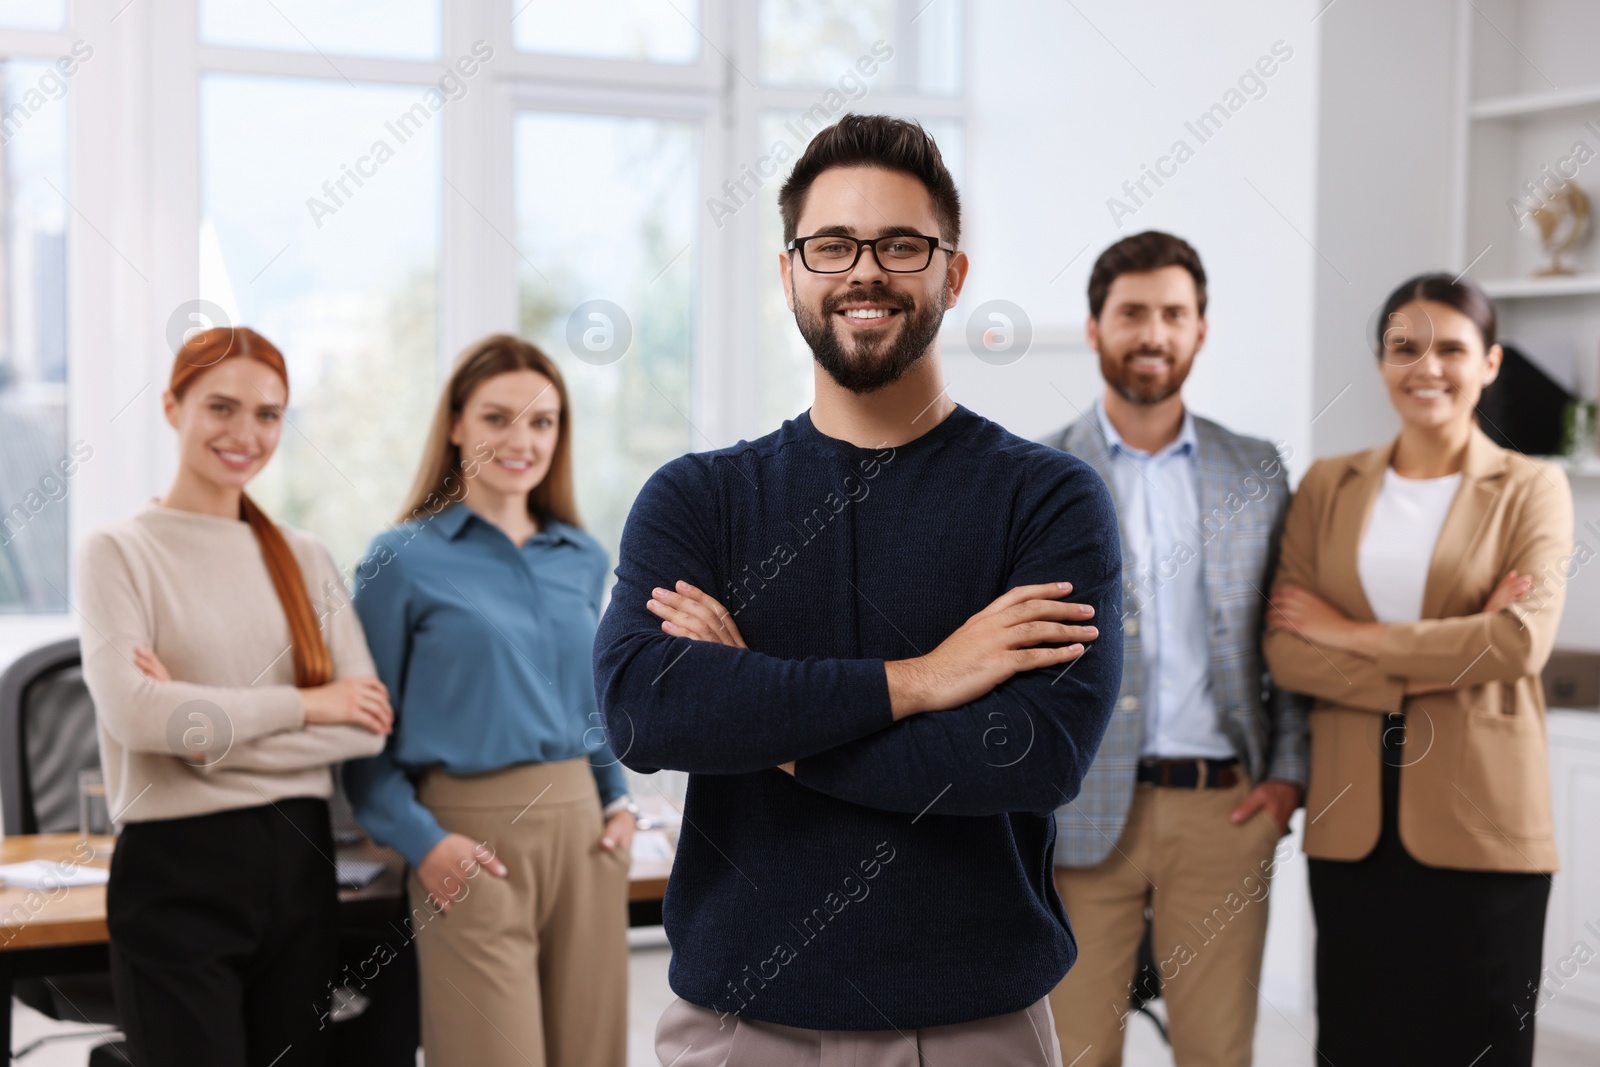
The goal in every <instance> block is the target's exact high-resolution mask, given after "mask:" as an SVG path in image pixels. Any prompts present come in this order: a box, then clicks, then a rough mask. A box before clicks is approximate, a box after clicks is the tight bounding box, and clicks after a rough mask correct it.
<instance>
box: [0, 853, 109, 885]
mask: <svg viewBox="0 0 1600 1067" xmlns="http://www.w3.org/2000/svg"><path fill="white" fill-rule="evenodd" d="M110 877H111V872H110V871H108V870H106V869H105V868H104V867H88V866H85V865H83V864H81V863H62V862H59V861H52V860H24V861H23V862H21V863H0V882H4V883H5V884H6V885H8V886H15V887H16V888H18V889H46V890H50V889H60V888H61V887H63V886H79V885H105V884H106V881H107V880H108V879H109V878H110Z"/></svg>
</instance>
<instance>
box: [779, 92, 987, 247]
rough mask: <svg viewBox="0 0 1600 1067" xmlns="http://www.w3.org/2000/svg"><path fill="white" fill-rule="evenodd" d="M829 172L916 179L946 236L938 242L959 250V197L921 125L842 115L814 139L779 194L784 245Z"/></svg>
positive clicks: (933, 145) (936, 150)
mask: <svg viewBox="0 0 1600 1067" xmlns="http://www.w3.org/2000/svg"><path fill="white" fill-rule="evenodd" d="M833 167H880V168H882V169H884V170H893V171H899V172H900V173H902V174H909V175H911V176H912V177H913V178H916V179H917V180H918V181H920V182H921V183H922V184H923V185H925V186H927V189H928V195H929V196H931V197H932V198H933V214H934V218H936V219H938V221H939V229H941V230H943V231H944V232H943V233H941V234H939V235H938V236H940V237H942V238H944V239H945V240H946V241H948V242H950V244H952V245H955V246H957V247H959V246H960V244H961V194H960V193H959V192H958V191H957V190H956V183H955V179H954V178H952V177H950V171H949V170H947V169H946V168H945V165H944V157H943V156H941V155H940V154H939V146H938V145H937V144H935V143H934V140H933V138H932V137H931V136H929V134H928V131H927V130H924V129H923V128H922V126H921V124H920V123H916V122H908V121H906V120H905V119H896V118H890V117H889V116H888V115H854V114H847V115H845V116H844V117H843V118H841V119H840V120H839V121H838V122H836V123H834V124H833V125H832V126H829V127H828V128H827V129H825V130H822V131H821V132H819V133H818V134H817V135H816V136H815V137H813V138H812V139H811V143H810V144H808V145H806V150H805V151H804V152H802V153H800V158H799V159H797V160H795V164H794V170H792V171H790V172H789V177H788V179H787V180H786V181H784V183H783V188H782V189H780V190H778V211H779V212H780V213H781V214H782V216H783V240H784V243H785V244H787V243H788V242H790V241H792V240H794V238H795V228H796V227H797V226H799V225H800V213H801V211H803V210H805V206H806V194H807V193H809V192H810V191H811V183H812V182H814V181H816V180H817V175H819V174H821V173H822V172H823V171H825V170H829V169H831V168H833Z"/></svg>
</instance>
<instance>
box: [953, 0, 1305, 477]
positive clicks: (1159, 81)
mask: <svg viewBox="0 0 1600 1067" xmlns="http://www.w3.org/2000/svg"><path fill="white" fill-rule="evenodd" d="M1315 12H1316V6H1315V5H1313V4H1312V3H1310V2H1309V0H1308V2H1295V3H1289V4H1284V3H1272V2H1266V0H1245V2H1237V3H1231V4H1228V5H1196V4H1189V3H1183V2H1181V0H1162V2H1158V3H1143V4H1138V5H1128V4H1118V3H1114V2H1110V0H1083V2H1079V3H1077V4H1075V5H1064V4H1061V5H1058V4H1042V3H1027V2H1022V0H999V2H987V0H986V2H985V3H983V4H982V5H981V6H980V7H978V8H977V10H976V11H975V12H974V14H973V16H972V35H971V38H970V46H971V53H972V54H971V60H970V86H971V113H970V119H969V127H968V133H967V145H968V148H967V189H968V202H967V218H968V222H967V233H968V237H967V238H965V242H966V244H967V247H968V250H969V251H970V253H971V256H972V264H973V267H972V274H971V277H970V279H969V282H968V288H967V292H966V294H965V295H963V297H962V300H961V306H960V308H958V310H957V312H956V313H955V315H954V316H953V318H954V319H956V320H957V322H956V325H959V324H962V323H965V322H966V319H967V316H968V315H970V314H971V312H972V310H973V309H974V308H976V307H978V306H979V305H980V304H982V303H983V302H985V301H988V300H993V299H1003V300H1009V301H1011V302H1013V303H1015V304H1017V305H1019V306H1020V307H1022V308H1023V310H1024V311H1025V312H1026V313H1027V315H1028V316H1029V318H1030V319H1031V320H1032V324H1033V327H1034V331H1035V342H1034V348H1033V350H1032V351H1030V353H1029V354H1028V355H1027V356H1025V357H1024V358H1023V359H1022V360H1020V361H1018V362H1017V363H1014V364H1011V365H1009V366H993V365H991V364H988V363H984V362H981V361H979V360H977V359H976V358H974V357H972V356H971V355H970V354H967V353H966V347H965V345H964V344H954V343H947V344H946V345H945V347H944V350H945V352H946V361H945V363H946V371H947V374H948V376H949V378H950V380H951V382H952V390H951V391H952V395H954V396H955V397H956V399H958V400H960V401H962V402H963V403H965V404H967V405H968V406H969V407H972V408H974V409H976V410H978V411H980V412H982V413H984V414H986V415H988V416H990V417H992V418H994V419H996V420H997V421H1000V422H1002V423H1005V424H1006V425H1007V426H1008V427H1009V428H1011V429H1012V430H1014V431H1015V432H1017V433H1020V434H1024V435H1026V436H1035V435H1038V434H1041V433H1044V432H1045V431H1047V430H1050V429H1053V428H1055V427H1057V426H1061V425H1063V424H1065V423H1066V422H1068V421H1070V420H1071V419H1073V418H1075V417H1076V414H1077V411H1078V410H1079V409H1084V410H1086V409H1087V405H1088V404H1089V403H1090V402H1091V401H1092V400H1093V398H1094V396H1095V395H1097V394H1098V393H1099V391H1100V389H1101V381H1100V376H1099V370H1098V367H1097V365H1096V364H1095V361H1094V357H1093V356H1092V355H1091V354H1089V353H1088V352H1087V350H1086V349H1085V348H1084V347H1083V342H1082V337H1083V322H1084V319H1085V318H1086V317H1087V315H1088V303H1087V299H1086V297H1085V292H1084V290H1085V287H1086V285H1087V282H1088V276H1089V269H1090V267H1091V266H1092V265H1093V263H1094V260H1095V257H1096V256H1097V255H1098V254H1099V253H1100V251H1101V250H1103V249H1104V248H1105V247H1106V246H1107V245H1109V244H1111V243H1112V242H1114V241H1116V240H1118V239H1119V238H1122V237H1126V236H1129V235H1131V234H1134V233H1137V232H1139V231H1141V230H1144V229H1151V228H1154V229H1163V230H1168V231H1171V232H1173V233H1176V234H1179V235H1180V236H1182V237H1184V238H1186V239H1187V240H1189V241H1190V242H1191V243H1192V244H1193V245H1194V246H1195V247H1196V249H1197V250H1198V251H1199V252H1200V255H1201V258H1202V259H1203V261H1204V262H1205V265H1206V271H1207V274H1208V275H1209V278H1210V286H1209V288H1210V300H1211V305H1210V309H1209V313H1208V318H1209V320H1210V331H1211V332H1210V339H1209V340H1208V342H1207V345H1206V348H1205V351H1204V352H1203V353H1202V354H1201V356H1200V358H1199V361H1198V362H1197V363H1196V367H1195V370H1194V373H1193V376H1192V377H1191V378H1190V383H1189V385H1188V387H1187V396H1188V398H1189V401H1190V403H1191V404H1192V406H1193V407H1194V408H1195V410H1197V411H1199V412H1202V413H1203V414H1205V415H1208V416H1210V417H1212V418H1215V419H1218V420H1219V421H1221V422H1223V423H1224V424H1226V425H1228V426H1230V427H1232V428H1234V429H1236V430H1238V431H1240V432H1243V433H1249V434H1252V435H1256V436H1260V437H1265V438H1269V439H1272V440H1276V441H1282V442H1285V443H1286V444H1287V445H1289V447H1291V448H1292V449H1293V450H1294V459H1293V461H1292V464H1293V466H1294V467H1295V468H1296V469H1297V470H1298V469H1303V465H1304V457H1307V456H1308V455H1309V453H1310V443H1311V441H1310V432H1309V426H1310V412H1311V373H1310V362H1311V351H1312V341H1313V333H1312V322H1313V297H1314V291H1313V278H1314V268H1315V263H1316V253H1315V251H1314V250H1313V249H1312V247H1311V246H1310V244H1308V243H1307V240H1306V239H1307V238H1310V239H1312V240H1315V237H1314V230H1315V227H1316V218H1315V216H1316V208H1315V203H1316V181H1315V179H1316V172H1315V155H1316V144H1315V130H1316V98H1317V71H1318V47H1317V35H1318V29H1319V26H1318V25H1315V24H1312V23H1311V19H1312V17H1313V15H1314V14H1315ZM1278 41H1282V42H1283V45H1281V46H1280V48H1287V49H1288V50H1290V51H1291V52H1292V55H1291V56H1290V58H1289V59H1288V60H1287V61H1284V62H1282V63H1281V64H1277V69H1276V71H1275V73H1274V74H1273V75H1272V76H1271V77H1269V78H1265V79H1263V85H1264V90H1262V91H1258V92H1261V93H1262V95H1260V97H1259V99H1248V98H1246V99H1244V102H1243V106H1242V107H1239V109H1238V111H1237V112H1236V113H1234V114H1232V116H1231V117H1230V118H1228V120H1227V121H1226V123H1225V124H1223V126H1222V128H1221V129H1220V130H1219V131H1216V132H1215V134H1214V135H1213V136H1212V137H1211V138H1210V139H1209V140H1207V141H1206V142H1205V143H1203V144H1202V143H1201V142H1200V141H1199V139H1198V138H1197V137H1196V136H1195V135H1194V134H1193V133H1192V132H1190V131H1189V130H1188V129H1186V128H1185V123H1186V122H1192V121H1194V120H1195V119H1196V118H1197V117H1198V116H1199V115H1200V114H1201V113H1202V112H1204V111H1205V110H1206V109H1207V108H1209V107H1210V106H1211V105H1213V104H1216V103H1218V102H1220V101H1222V100H1223V97H1224V94H1225V93H1226V91H1227V90H1229V89H1230V88H1235V87H1236V84H1237V82H1238V79H1239V77H1240V75H1241V74H1242V73H1244V72H1245V71H1246V70H1247V69H1249V68H1250V67H1251V66H1252V64H1254V63H1255V62H1256V61H1257V59H1258V58H1259V57H1261V56H1265V55H1269V54H1270V52H1271V49H1272V46H1273V44H1274V42H1278ZM1179 139H1183V140H1185V141H1187V142H1188V144H1189V145H1190V147H1191V148H1192V149H1193V150H1194V155H1193V157H1192V158H1190V159H1188V160H1187V161H1186V162H1184V163H1183V164H1181V165H1177V166H1176V170H1177V173H1176V175H1174V176H1173V177H1171V178H1167V179H1164V182H1165V184H1164V185H1163V186H1161V187H1159V188H1158V187H1156V186H1155V185H1154V184H1153V183H1147V185H1146V189H1148V190H1150V191H1151V193H1152V194H1153V195H1151V196H1150V197H1148V198H1144V197H1143V196H1142V195H1141V199H1143V200H1144V203H1143V204H1137V205H1136V204H1134V202H1133V200H1131V199H1130V198H1129V197H1128V195H1127V194H1126V193H1125V192H1124V191H1123V190H1122V184H1123V182H1125V181H1128V180H1131V179H1137V178H1139V177H1140V175H1141V165H1147V166H1154V165H1155V164H1156V162H1157V160H1158V159H1159V158H1160V157H1162V156H1165V155H1167V154H1169V152H1170V151H1171V149H1172V147H1173V144H1174V142H1175V141H1177V140H1179ZM1167 169H1168V170H1169V171H1170V170H1171V169H1173V164H1168V165H1167ZM1111 197H1117V198H1119V199H1121V200H1122V201H1123V202H1124V203H1126V204H1128V205H1130V206H1131V207H1133V208H1134V211H1135V213H1134V214H1132V215H1129V216H1125V217H1122V218H1121V219H1120V220H1113V218H1112V215H1111V212H1110V211H1109V210H1108V207H1107V200H1108V199H1109V198H1111ZM1119 221H1120V225H1119ZM1296 231H1298V232H1296ZM1302 235H1304V236H1302ZM1069 262H1070V266H1069ZM1063 268H1065V269H1063ZM1063 394H1065V395H1063Z"/></svg>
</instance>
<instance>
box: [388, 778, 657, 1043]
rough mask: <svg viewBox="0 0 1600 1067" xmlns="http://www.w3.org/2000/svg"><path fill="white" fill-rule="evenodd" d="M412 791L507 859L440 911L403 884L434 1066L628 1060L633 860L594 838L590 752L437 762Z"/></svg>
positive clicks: (596, 801)
mask: <svg viewBox="0 0 1600 1067" xmlns="http://www.w3.org/2000/svg"><path fill="white" fill-rule="evenodd" d="M417 796H418V799H420V800H421V801H422V803H423V804H424V805H425V806H426V807H427V809H428V810H429V811H431V812H432V813H433V815H434V817H435V818H436V819H438V820H439V823H440V825H441V826H443V827H444V828H445V829H446V830H449V831H451V832H453V833H459V834H465V835H466V836H467V837H470V838H472V839H473V840H474V841H486V842H488V845H489V847H490V848H491V849H493V850H494V853H495V855H496V857H498V858H499V860H500V862H501V863H503V864H505V866H506V877H504V878H496V877H495V876H494V875H492V874H490V873H489V872H488V871H485V870H478V871H476V872H474V873H473V874H472V875H471V877H469V878H467V879H466V880H465V881H464V882H463V888H462V890H461V891H460V892H459V893H455V894H452V900H451V904H450V912H449V914H448V915H439V914H436V913H435V910H434V909H433V908H432V907H430V906H429V905H428V903H427V894H426V892H425V891H424V890H423V888H422V883H421V882H419V881H418V880H417V876H416V875H415V874H412V875H411V877H410V878H409V880H408V881H409V884H408V887H407V888H408V889H409V892H410V898H411V908H412V919H413V922H414V923H415V924H416V926H417V927H418V929H417V934H416V944H417V960H418V966H419V968H420V985H421V994H422V1047H423V1052H424V1054H425V1058H426V1060H427V1064H428V1067H502V1065H503V1067H545V1065H546V1064H549V1065H551V1067H623V1064H624V1063H625V1061H626V1059H627V1040H628V1034H627V1031H628V1018H627V1016H628V942H627V927H628V904H627V899H628V866H629V863H630V857H627V856H625V855H622V854H621V853H620V852H606V851H604V850H603V849H601V848H600V830H601V825H602V823H601V816H600V796H599V793H598V792H597V790H596V789H595V784H594V775H593V773H592V772H591V771H590V769H589V762H588V760H587V759H576V760H567V761H564V762H561V763H542V764H523V765H521V766H516V767H510V768H507V769H506V770H503V771H495V772H492V773H489V774H481V775H474V776H471V777H454V776H452V775H449V774H445V773H443V772H442V771H438V770H434V771H430V772H429V773H428V774H427V775H426V776H425V777H424V778H423V780H422V782H421V783H420V784H419V786H418V789H417Z"/></svg>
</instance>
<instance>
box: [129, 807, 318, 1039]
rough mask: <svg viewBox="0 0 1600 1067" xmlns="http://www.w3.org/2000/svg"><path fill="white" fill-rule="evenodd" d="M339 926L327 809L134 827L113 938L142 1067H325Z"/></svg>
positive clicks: (249, 811) (243, 813) (261, 811)
mask: <svg viewBox="0 0 1600 1067" xmlns="http://www.w3.org/2000/svg"><path fill="white" fill-rule="evenodd" d="M338 920H339V898H338V886H337V883H336V881H335V877H334V866H333V836H332V834H331V832H330V829H329V824H328V805H327V802H326V801H323V800H318V799H314V798H310V797H298V798H293V799H290V800H283V801H279V802H277V803H275V804H267V805H262V806H261V807H253V808H243V809H239V810H235V811H224V812H217V813H215V814H212V815H198V816H194V817H191V818H182V819H162V820H155V821H151V822H136V823H129V824H127V825H126V826H125V827H124V828H123V830H122V833H121V835H120V836H119V838H118V841H117V850H116V853H115V854H114V855H113V856H112V859H111V879H110V882H109V884H108V885H107V887H106V925H107V927H109V929H110V932H111V978H112V985H113V988H114V989H115V991H116V996H117V1009H118V1012H119V1013H120V1014H121V1016H122V1027H123V1031H124V1033H126V1034H127V1035H128V1045H129V1048H130V1050H131V1052H132V1054H133V1062H134V1064H135V1067H199V1065H201V1064H203V1065H205V1067H269V1065H276V1067H307V1065H312V1067H322V1065H323V1064H325V1063H326V1062H327V1048H328V1034H329V1031H328V1027H330V1026H331V1025H332V1024H331V1022H330V1021H329V1020H328V1010H329V1002H330V997H331V985H330V983H331V979H332V977H333V972H334V967H335V961H336V959H337V955H338Z"/></svg>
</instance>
